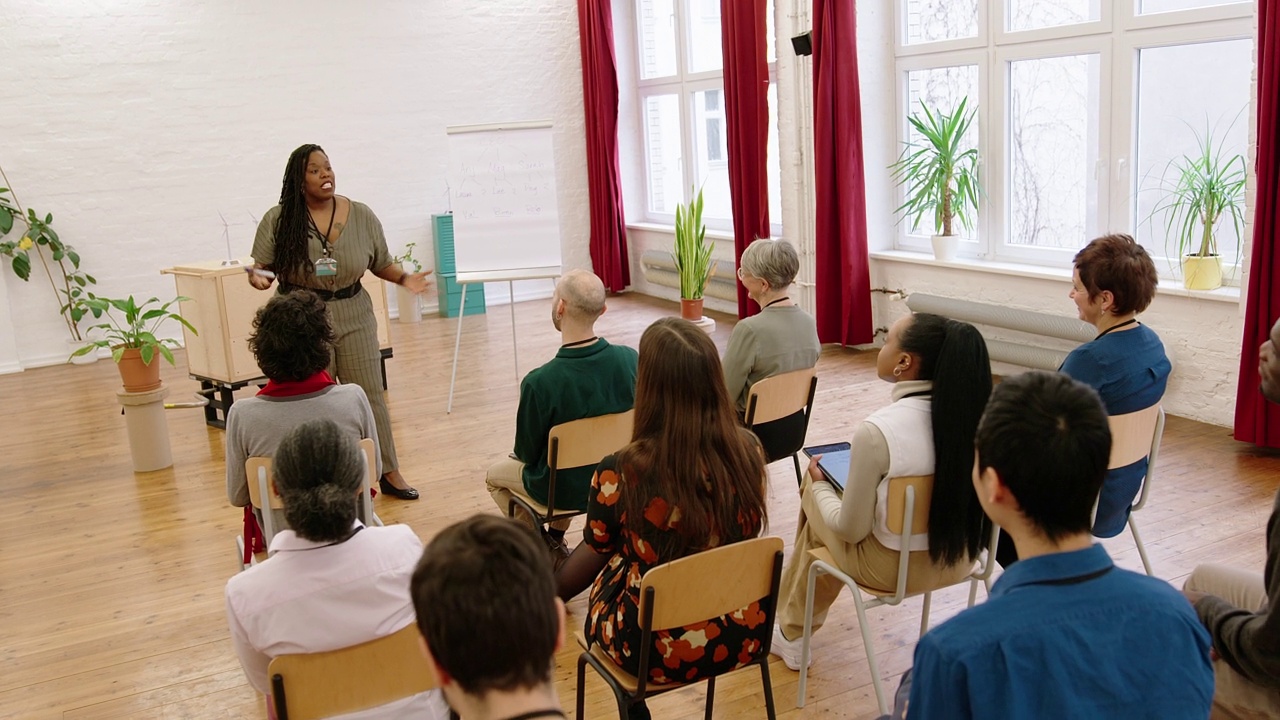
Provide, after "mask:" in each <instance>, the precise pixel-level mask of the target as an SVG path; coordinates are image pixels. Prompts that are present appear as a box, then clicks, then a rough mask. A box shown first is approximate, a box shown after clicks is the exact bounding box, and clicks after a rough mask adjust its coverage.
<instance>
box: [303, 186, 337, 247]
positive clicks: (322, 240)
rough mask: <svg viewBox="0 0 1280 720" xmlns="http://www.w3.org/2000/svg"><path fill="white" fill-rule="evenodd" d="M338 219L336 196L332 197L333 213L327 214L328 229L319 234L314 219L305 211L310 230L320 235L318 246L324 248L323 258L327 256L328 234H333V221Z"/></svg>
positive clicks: (308, 211) (318, 227)
mask: <svg viewBox="0 0 1280 720" xmlns="http://www.w3.org/2000/svg"><path fill="white" fill-rule="evenodd" d="M336 217H338V196H337V195H334V196H333V212H331V213H329V229H327V230H325V231H324V233H323V234H320V226H319V225H317V224H316V219H315V218H314V217H312V216H311V211H310V210H307V222H309V223H311V228H312V229H313V230H315V231H316V233H317V234H320V244H321V245H322V246H324V255H325V257H328V256H329V233H331V232H333V219H334V218H336Z"/></svg>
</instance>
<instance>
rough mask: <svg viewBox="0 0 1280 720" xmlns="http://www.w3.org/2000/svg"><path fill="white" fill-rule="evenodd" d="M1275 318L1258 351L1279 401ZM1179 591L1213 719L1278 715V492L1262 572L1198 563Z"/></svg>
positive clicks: (1279, 337)
mask: <svg viewBox="0 0 1280 720" xmlns="http://www.w3.org/2000/svg"><path fill="white" fill-rule="evenodd" d="M1277 347H1280V320H1277V321H1276V323H1275V324H1274V325H1272V326H1271V338H1270V339H1269V340H1267V341H1266V342H1265V343H1263V344H1262V347H1261V348H1260V349H1259V350H1258V374H1259V375H1260V376H1261V378H1262V395H1263V396H1264V397H1265V398H1266V399H1267V400H1270V401H1271V402H1273V403H1280V354H1278V353H1277ZM1182 590H1183V592H1184V593H1185V594H1186V596H1187V598H1188V599H1189V600H1191V602H1192V604H1193V605H1195V608H1196V614H1197V615H1199V616H1200V621H1201V622H1202V623H1204V626H1205V627H1206V628H1208V629H1209V634H1210V636H1212V638H1213V649H1214V655H1215V656H1216V657H1215V658H1214V663H1213V668H1214V676H1215V677H1216V679H1217V686H1216V689H1215V691H1214V697H1213V710H1214V712H1213V717H1214V718H1231V719H1239V720H1248V719H1250V718H1276V717H1280V612H1277V611H1276V602H1277V601H1280V492H1277V493H1276V499H1275V503H1274V505H1273V507H1272V510H1271V518H1270V519H1269V520H1268V521H1267V565H1266V573H1265V574H1259V573H1256V572H1249V571H1247V570H1241V569H1239V568H1233V567H1227V566H1224V565H1214V564H1205V565H1200V566H1198V567H1197V568H1196V569H1195V570H1194V571H1193V572H1192V573H1191V576H1190V577H1188V578H1187V583H1186V585H1184V586H1183V589H1182Z"/></svg>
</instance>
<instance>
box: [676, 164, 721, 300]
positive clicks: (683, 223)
mask: <svg viewBox="0 0 1280 720" xmlns="http://www.w3.org/2000/svg"><path fill="white" fill-rule="evenodd" d="M715 247H716V244H715V243H714V242H712V243H708V242H707V226H706V225H705V224H703V222H702V190H701V188H699V189H698V192H697V194H695V195H694V197H693V200H691V201H689V203H688V204H687V205H680V204H677V205H676V244H675V248H674V249H673V251H672V253H671V260H672V261H673V262H674V263H675V265H676V273H677V274H679V276H680V317H682V318H684V319H685V320H692V321H695V322H696V321H698V320H701V319H702V293H703V291H704V290H706V288H707V280H708V279H709V278H710V277H711V273H712V272H713V271H714V267H713V266H712V264H711V251H712V250H714V249H715Z"/></svg>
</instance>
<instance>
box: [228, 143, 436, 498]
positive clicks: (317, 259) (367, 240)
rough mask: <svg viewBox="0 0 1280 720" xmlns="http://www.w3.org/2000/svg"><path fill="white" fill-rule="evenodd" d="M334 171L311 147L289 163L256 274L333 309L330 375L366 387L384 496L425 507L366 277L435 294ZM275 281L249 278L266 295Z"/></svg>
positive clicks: (256, 251)
mask: <svg viewBox="0 0 1280 720" xmlns="http://www.w3.org/2000/svg"><path fill="white" fill-rule="evenodd" d="M334 186H335V183H334V175H333V168H332V167H331V166H330V165H329V156H328V155H325V153H324V150H323V149H321V148H320V146H319V145H303V146H302V147H299V148H298V149H297V150H294V151H293V154H292V155H290V156H289V162H288V164H287V165H285V168H284V182H283V184H282V186H281V189H280V204H279V205H277V206H275V207H273V208H271V209H270V210H268V211H267V213H266V214H265V215H263V216H262V222H260V223H258V234H257V236H256V237H255V238H254V241H253V260H254V267H255V268H257V269H259V270H270V271H272V272H274V273H275V278H276V279H279V281H280V292H281V293H287V292H292V291H294V290H297V289H299V288H306V289H308V290H311V291H313V292H315V293H316V294H317V295H319V296H320V298H321V299H322V300H324V301H325V303H326V304H327V305H328V308H329V315H330V317H331V319H332V322H333V330H334V334H335V335H336V342H335V343H334V358H333V362H332V363H331V364H330V366H329V368H330V370H331V371H332V372H333V373H334V374H335V375H336V376H337V379H338V381H339V382H343V383H352V384H355V385H359V386H360V387H361V388H362V389H363V390H364V392H365V395H367V396H368V398H369V404H370V405H371V406H372V407H373V418H374V423H375V424H376V425H377V428H378V445H379V447H380V448H381V450H382V469H383V472H384V474H383V476H382V477H381V479H380V480H379V482H378V485H379V486H380V487H381V488H382V492H384V493H386V494H387V495H390V496H392V497H397V498H400V499H401V500H417V499H418V491H417V490H415V489H413V488H412V487H409V485H408V483H406V482H405V480H404V477H402V476H401V475H400V469H399V464H398V463H397V462H396V444H395V440H394V439H393V438H392V436H391V416H390V415H389V414H388V412H387V401H386V397H385V395H384V391H383V389H382V370H381V357H380V355H381V353H380V350H379V348H378V326H377V321H376V320H375V318H374V315H373V301H372V300H371V299H370V297H369V294H368V293H367V292H365V291H364V288H363V287H362V286H361V285H360V278H361V277H363V276H364V273H365V271H366V270H372V271H373V274H374V275H377V276H378V277H380V278H382V279H383V280H386V281H388V282H393V283H395V284H397V285H401V286H404V287H405V288H407V289H409V290H411V291H413V292H415V293H421V292H423V291H425V290H426V289H427V286H428V283H427V277H426V276H427V275H428V274H429V273H430V272H431V271H430V270H427V271H425V272H420V273H409V272H405V271H404V270H402V269H401V268H400V266H399V265H397V264H396V263H394V262H392V260H391V253H390V252H389V251H388V250H387V238H386V236H385V235H383V233H382V223H380V222H379V221H378V218H377V216H376V215H374V214H373V211H372V210H370V209H369V208H368V206H366V205H364V204H362V203H358V202H355V201H353V200H351V199H349V198H346V197H342V196H340V195H336V194H335V193H334ZM271 283H272V278H271V277H269V276H265V275H261V274H258V273H250V274H249V284H251V285H253V286H254V287H255V288H258V289H259V290H266V289H267V288H269V287H271Z"/></svg>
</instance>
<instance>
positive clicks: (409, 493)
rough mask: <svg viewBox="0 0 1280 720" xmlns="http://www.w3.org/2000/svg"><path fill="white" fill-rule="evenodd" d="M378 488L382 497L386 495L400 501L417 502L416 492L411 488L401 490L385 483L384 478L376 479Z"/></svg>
mask: <svg viewBox="0 0 1280 720" xmlns="http://www.w3.org/2000/svg"><path fill="white" fill-rule="evenodd" d="M378 487H379V488H380V489H381V490H382V494H383V495H387V496H389V497H393V498H399V499H401V500H417V499H418V491H417V490H414V489H413V488H408V489H406V490H401V489H400V488H398V487H396V486H395V485H392V484H391V483H389V482H387V479H386V478H378Z"/></svg>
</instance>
